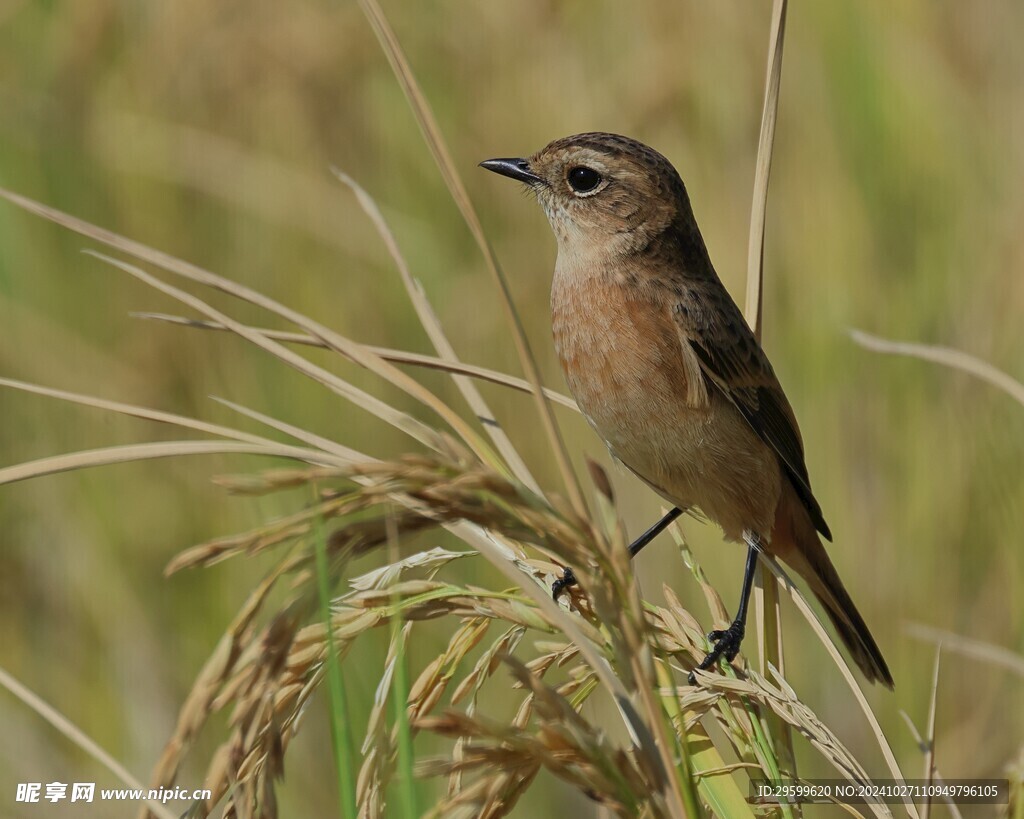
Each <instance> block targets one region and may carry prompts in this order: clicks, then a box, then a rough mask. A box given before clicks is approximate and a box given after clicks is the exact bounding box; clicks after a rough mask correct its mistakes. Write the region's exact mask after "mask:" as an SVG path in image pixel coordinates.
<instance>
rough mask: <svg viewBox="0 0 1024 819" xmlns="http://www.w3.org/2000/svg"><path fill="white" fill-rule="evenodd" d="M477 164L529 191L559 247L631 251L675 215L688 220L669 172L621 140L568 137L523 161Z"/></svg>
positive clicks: (662, 162) (656, 158)
mask: <svg viewBox="0 0 1024 819" xmlns="http://www.w3.org/2000/svg"><path fill="white" fill-rule="evenodd" d="M480 165H481V167H483V168H486V169H487V170H489V171H494V172H495V173H498V174H501V175H502V176H507V177H510V178H512V179H516V180H519V181H520V182H523V183H525V184H526V185H527V186H528V187H529V188H531V189H532V190H533V191H534V192H535V193H536V195H537V199H538V201H539V202H540V204H541V206H542V207H543V208H544V212H545V213H546V214H547V217H548V221H550V222H551V227H552V229H553V230H554V232H555V236H556V237H557V238H558V243H559V247H560V249H561V250H569V249H575V248H579V247H580V246H581V243H583V244H586V245H588V246H593V245H595V244H597V245H599V246H601V247H602V249H603V250H604V251H605V252H608V251H613V252H614V251H620V252H627V253H628V252H636V251H637V250H640V249H643V248H644V247H646V246H647V245H649V244H650V242H651V241H653V239H655V238H656V237H657V236H659V235H661V234H662V233H663V232H664V231H665V230H666V229H667V228H668V227H670V226H671V225H672V224H673V223H676V222H677V220H679V219H680V218H684V219H685V218H689V219H692V214H691V211H690V205H689V201H688V199H687V196H686V189H685V188H684V187H683V182H682V180H681V179H680V178H679V174H678V173H677V172H676V169H675V168H673V167H672V164H671V163H670V162H669V161H668V160H667V159H665V157H663V156H662V155H661V154H659V153H658V152H657V151H655V150H653V149H652V148H648V147H647V146H646V145H644V144H643V143H641V142H637V141H636V140H634V139H629V138H628V137H624V136H618V135H616V134H606V133H589V134H576V135H575V136H569V137H564V138H562V139H558V140H555V141H554V142H552V143H551V144H549V145H548V146H546V147H545V148H543V149H541V150H540V151H538V152H537V153H535V154H534V155H533V156H530V157H526V158H509V159H488V160H486V161H485V162H481V163H480Z"/></svg>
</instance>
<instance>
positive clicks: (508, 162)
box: [480, 159, 545, 185]
mask: <svg viewBox="0 0 1024 819" xmlns="http://www.w3.org/2000/svg"><path fill="white" fill-rule="evenodd" d="M480 167H481V168H486V169H487V170H489V171H494V172H495V173H500V174H501V175H502V176H507V177H508V178H509V179H518V180H519V181H520V182H525V183H526V184H527V185H543V184H545V182H544V180H543V179H541V178H540V177H539V176H537V174H535V173H531V172H530V163H529V162H527V161H526V160H525V159H485V160H484V161H483V162H481V163H480Z"/></svg>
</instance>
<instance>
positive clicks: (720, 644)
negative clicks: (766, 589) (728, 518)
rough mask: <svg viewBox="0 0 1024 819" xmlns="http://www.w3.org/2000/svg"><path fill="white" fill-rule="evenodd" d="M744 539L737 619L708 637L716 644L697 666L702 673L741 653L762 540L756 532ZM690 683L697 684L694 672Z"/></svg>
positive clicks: (748, 534) (748, 533) (729, 660)
mask: <svg viewBox="0 0 1024 819" xmlns="http://www.w3.org/2000/svg"><path fill="white" fill-rule="evenodd" d="M743 538H744V540H746V541H747V567H746V569H745V570H744V572H743V588H742V590H741V591H740V605H739V608H738V609H737V610H736V619H735V620H733V621H732V624H731V625H730V626H729V628H727V629H723V630H715V631H712V632H711V633H710V634H709V635H708V640H709V641H711V642H712V643H713V644H714V647H713V648H712V649H711V651H710V652H709V653H708V655H707V656H706V657H705V658H704V659H703V660H701V663H700V665H699V666H697V668H698V669H700V670H701V671H707V670H708V669H709V668H711V666H713V665H714V664H715V663H717V662H718V660H719V658H721V657H725V660H726V662H730V663H731V662H732V661H733V660H734V659H735V658H736V655H737V654H738V653H739V650H740V643H741V642H743V635H744V633H745V632H746V629H747V606H748V605H749V603H750V592H751V590H752V589H753V587H754V570H755V569H757V553H758V552H759V551H761V538H760V537H758V536H757V535H756V534H755V533H754V532H744V533H743ZM689 682H690V685H696V684H697V678H696V676H695V675H694V673H693V672H692V671H691V672H690V676H689Z"/></svg>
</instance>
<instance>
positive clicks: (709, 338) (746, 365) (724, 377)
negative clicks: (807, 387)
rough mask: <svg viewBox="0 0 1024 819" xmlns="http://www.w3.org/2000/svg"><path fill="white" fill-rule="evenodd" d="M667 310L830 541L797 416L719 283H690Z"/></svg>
mask: <svg viewBox="0 0 1024 819" xmlns="http://www.w3.org/2000/svg"><path fill="white" fill-rule="evenodd" d="M672 313H673V317H674V319H675V322H676V326H677V328H678V331H679V335H680V338H681V340H682V343H683V344H684V345H685V346H686V347H687V348H688V350H689V351H692V353H693V354H694V355H696V357H697V360H698V361H699V362H700V367H701V369H702V370H703V373H704V377H705V378H706V379H707V381H708V382H709V383H710V384H711V385H712V388H715V389H718V390H719V391H720V392H721V393H722V395H724V396H725V397H726V398H727V399H728V400H729V401H730V402H731V403H732V404H733V406H735V407H736V409H738V410H739V412H740V414H741V415H742V416H743V418H744V419H746V421H747V423H748V424H750V427H751V429H753V430H754V432H756V433H757V435H758V437H760V438H761V440H762V441H764V442H765V443H766V444H768V446H770V447H771V448H772V449H773V450H774V451H775V454H776V455H777V456H778V458H779V462H780V463H781V464H782V467H783V469H784V470H785V472H786V474H787V475H788V476H789V478H790V481H791V482H792V484H793V487H794V488H795V489H796V491H797V494H798V495H799V496H800V499H801V500H802V501H803V504H804V506H805V507H806V509H807V511H808V513H809V514H810V516H811V520H812V521H813V522H814V527H815V528H816V529H817V530H818V531H819V532H821V534H822V535H824V536H825V537H826V538H827V539H828V540H831V539H832V533H831V532H830V531H829V528H828V524H827V523H825V518H824V517H823V516H822V513H821V507H820V506H819V505H818V501H817V500H816V499H815V497H814V494H813V493H812V492H811V482H810V478H809V477H808V475H807V465H806V463H805V462H804V446H803V441H802V440H801V439H800V430H799V428H798V427H797V423H796V416H794V414H793V409H792V407H790V405H789V401H788V400H787V399H786V394H785V393H784V392H783V391H782V386H781V385H780V384H779V380H778V378H777V377H776V376H775V371H774V370H773V369H772V365H771V363H770V362H769V361H768V357H767V356H766V355H765V354H764V351H763V350H762V349H761V345H760V344H758V343H757V339H755V338H754V334H753V333H752V332H751V331H750V327H749V326H748V325H747V322H746V320H745V319H744V318H743V315H742V314H741V313H740V311H739V308H738V307H737V306H736V304H735V303H734V302H733V300H732V299H731V298H730V297H729V295H728V293H726V292H725V290H724V289H720V286H719V288H712V287H701V286H695V287H692V288H689V289H688V292H686V293H685V295H684V296H683V297H682V298H681V299H680V300H679V301H678V302H677V303H676V304H675V306H674V308H673V311H672Z"/></svg>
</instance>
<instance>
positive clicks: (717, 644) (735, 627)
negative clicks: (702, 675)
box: [689, 620, 746, 685]
mask: <svg viewBox="0 0 1024 819" xmlns="http://www.w3.org/2000/svg"><path fill="white" fill-rule="evenodd" d="M745 633H746V627H745V626H744V625H743V623H742V622H741V621H739V620H735V621H733V623H732V625H730V626H729V628H727V629H716V630H715V631H712V632H711V633H710V634H708V642H710V643H712V649H711V651H709V652H708V654H707V656H706V657H705V658H704V659H703V660H701V663H700V665H698V666H697V669H698V670H700V671H707V670H708V669H709V668H711V667H712V666H713V665H714V664H715V663H717V662H718V661H719V660H720V659H721V658H722V657H724V658H725V661H726V662H729V663H731V662H732V661H733V660H735V659H736V655H737V654H739V653H740V643H742V642H743V635H744V634H745ZM689 683H690V685H696V684H697V677H696V675H695V674H694V673H693V672H692V671H691V672H690V676H689Z"/></svg>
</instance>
